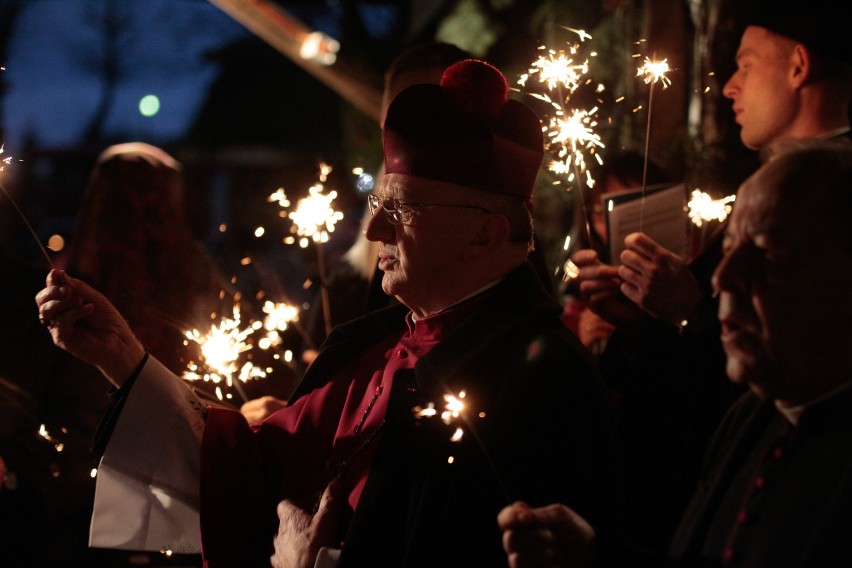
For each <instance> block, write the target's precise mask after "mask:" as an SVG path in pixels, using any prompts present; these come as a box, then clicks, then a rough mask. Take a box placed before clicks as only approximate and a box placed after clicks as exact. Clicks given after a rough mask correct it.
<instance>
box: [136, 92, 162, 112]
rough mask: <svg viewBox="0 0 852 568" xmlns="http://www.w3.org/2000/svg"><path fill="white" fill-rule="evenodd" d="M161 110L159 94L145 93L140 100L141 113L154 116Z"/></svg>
mask: <svg viewBox="0 0 852 568" xmlns="http://www.w3.org/2000/svg"><path fill="white" fill-rule="evenodd" d="M158 112H160V99H159V98H157V95H145V96H144V97H142V99H141V100H140V101H139V113H140V114H141V115H142V116H154V115H155V114H157V113H158Z"/></svg>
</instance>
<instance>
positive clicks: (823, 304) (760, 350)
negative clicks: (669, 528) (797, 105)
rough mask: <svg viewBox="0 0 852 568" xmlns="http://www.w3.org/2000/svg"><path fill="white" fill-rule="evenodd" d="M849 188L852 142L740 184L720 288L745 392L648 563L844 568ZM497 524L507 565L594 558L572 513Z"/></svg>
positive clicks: (850, 486)
mask: <svg viewBox="0 0 852 568" xmlns="http://www.w3.org/2000/svg"><path fill="white" fill-rule="evenodd" d="M850 188H852V144H850V143H849V141H848V140H836V141H828V142H826V141H820V142H810V143H801V142H800V143H799V145H797V146H796V147H794V148H788V149H786V150H785V151H784V152H783V153H781V154H779V155H778V156H777V157H775V158H773V159H772V160H771V161H770V162H768V163H767V164H766V165H764V166H763V167H762V168H761V169H760V170H758V172H757V173H756V174H755V175H753V176H752V177H751V178H749V179H748V180H747V181H746V182H745V183H744V184H743V185H742V186H741V188H740V190H739V194H738V195H739V198H738V205H737V208H736V209H735V210H734V213H733V217H732V220H731V222H730V224H729V226H728V229H727V233H726V236H725V255H724V258H723V260H722V262H721V263H720V264H719V266H718V267H717V269H716V272H715V274H714V277H713V286H714V289H715V290H716V291H717V292H718V294H719V314H718V316H719V321H720V323H721V328H722V335H721V340H722V345H723V346H724V349H725V354H726V356H727V363H726V370H727V373H728V375H729V377H730V379H731V381H732V382H734V383H737V384H743V385H747V386H748V388H749V392H747V393H745V394H744V395H742V397H741V398H740V399H739V400H738V401H737V402H736V403H735V404H734V405H733V406H732V408H731V409H730V410H729V411H728V413H727V414H726V416H725V418H724V420H723V421H722V423H721V425H720V426H719V429H718V430H717V432H716V434H715V436H714V439H713V442H712V444H711V445H710V449H709V452H708V454H707V456H706V461H705V465H704V469H703V473H702V475H701V478H700V482H699V483H698V486H697V489H696V490H695V493H694V496H693V499H692V502H691V503H690V505H689V507H688V508H687V510H686V513H685V514H684V516H683V518H682V519H681V523H680V526H679V528H678V530H677V532H676V535H675V537H674V540H673V542H672V544H671V549H670V555H669V559H668V563H667V562H666V560H665V559H663V558H658V559H657V561H656V562H654V563H650V562H647V559H645V560H646V562H645V565H651V566H665V565H667V564H671V565H673V566H688V567H691V566H749V567H761V566H767V567H768V566H791V567H792V566H796V567H803V566H814V567H817V566H819V567H831V566H847V565H848V564H849V559H850V558H852V541H850V540H849V533H850V530H852V325H850V322H852V225H850V223H849V221H848V212H849V210H850V207H852V191H850ZM792 227H807V228H808V230H806V231H794V230H791V228H792ZM500 522H501V526H502V527H503V528H504V529H505V531H506V533H505V535H504V543H505V546H506V551H507V552H508V553H509V554H510V566H536V565H537V564H536V563H535V560H536V559H538V558H541V557H542V556H543V555H545V554H550V555H555V556H556V557H563V558H568V557H569V556H568V555H571V554H573V555H574V556H575V557H581V558H583V557H585V558H588V556H589V554H590V546H591V543H592V541H593V537H594V530H593V525H592V527H590V526H589V524H588V523H586V522H584V521H583V519H582V518H580V517H578V516H577V515H576V513H575V512H573V511H571V510H570V509H568V508H567V507H564V506H561V505H558V504H554V505H551V506H549V507H540V508H533V509H531V508H529V507H527V506H526V505H523V504H516V505H514V506H512V507H508V508H506V509H505V510H504V511H502V512H501V514H500ZM553 535H558V537H556V538H554V536H553ZM583 555H585V556H583ZM636 564H639V565H642V564H643V562H642V559H637V562H636ZM552 565H554V564H548V566H552ZM556 565H558V566H562V565H563V564H556ZM564 565H567V564H564ZM586 565H588V564H586ZM626 565H630V564H626ZM572 566H575V567H576V566H583V564H573V565H572Z"/></svg>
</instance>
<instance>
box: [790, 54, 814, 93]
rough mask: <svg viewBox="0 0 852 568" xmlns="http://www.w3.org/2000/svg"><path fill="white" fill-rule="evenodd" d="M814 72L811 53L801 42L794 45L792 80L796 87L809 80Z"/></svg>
mask: <svg viewBox="0 0 852 568" xmlns="http://www.w3.org/2000/svg"><path fill="white" fill-rule="evenodd" d="M812 74H813V60H812V59H811V54H810V52H809V51H808V48H806V47H805V46H804V45H802V44H801V43H797V44H796V45H795V46H793V51H792V52H791V53H790V80H791V82H792V85H793V87H794V88H799V87H801V86H802V85H804V84H805V82H806V81H808V80H809V79H810V77H811V75H812Z"/></svg>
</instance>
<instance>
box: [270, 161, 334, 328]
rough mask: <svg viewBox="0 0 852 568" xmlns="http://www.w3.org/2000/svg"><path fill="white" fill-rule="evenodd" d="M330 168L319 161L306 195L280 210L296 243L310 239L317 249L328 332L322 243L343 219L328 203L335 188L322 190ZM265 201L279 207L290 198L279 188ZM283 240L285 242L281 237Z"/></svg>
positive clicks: (328, 320) (328, 312) (303, 243)
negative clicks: (293, 205) (315, 179)
mask: <svg viewBox="0 0 852 568" xmlns="http://www.w3.org/2000/svg"><path fill="white" fill-rule="evenodd" d="M331 171H332V168H331V166H329V165H327V164H320V173H319V181H318V182H317V183H315V184H314V185H313V186H311V187H310V188H308V196H307V197H304V198H302V199H300V200H299V201H298V202H297V203H296V209H295V211H291V212H289V213H288V212H286V211H282V212H281V216H282V217H289V219H290V220H291V221H292V222H293V225H292V227H291V229H290V230H291V232H294V233H295V234H296V235H297V236H299V237H301V238H300V239H299V246H300V247H302V248H306V247H307V246H308V244H309V243H311V242H313V243H314V246H315V247H316V250H317V264H318V265H319V271H320V296H321V299H322V306H323V317H324V320H325V330H326V334H328V333H331V309H330V305H329V300H328V290H327V289H326V286H325V284H326V281H327V279H326V275H325V255H324V250H323V246H322V245H323V243H326V242H328V239H329V234H330V233H333V232H334V226H335V225H336V224H337V222H338V221H340V220H341V219H343V213H342V212H340V211H336V210H335V209H334V207H332V205H331V203H332V201H334V200H335V199H336V198H337V192H336V191H334V190H332V191H329V192H328V193H325V192H324V190H325V182H326V180H327V179H328V175H329V174H330V173H331ZM267 201H270V202H277V203H278V204H279V206H281V207H282V208H284V207H288V206H289V205H290V201H289V200H288V199H287V196H286V195H285V194H284V190H283V189H279V190H278V191H277V192H275V193H273V194H272V195H270V196H269V198H268V199H267ZM285 242H288V241H286V240H285Z"/></svg>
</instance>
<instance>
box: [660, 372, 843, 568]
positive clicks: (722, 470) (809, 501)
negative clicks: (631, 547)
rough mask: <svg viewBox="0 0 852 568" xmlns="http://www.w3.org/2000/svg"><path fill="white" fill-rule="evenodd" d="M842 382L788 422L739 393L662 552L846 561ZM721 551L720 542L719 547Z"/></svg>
mask: <svg viewBox="0 0 852 568" xmlns="http://www.w3.org/2000/svg"><path fill="white" fill-rule="evenodd" d="M850 535H852V389H846V390H845V391H844V392H842V393H840V394H838V395H836V396H834V397H832V398H830V399H828V400H826V401H824V402H822V403H819V404H817V405H815V406H813V407H811V408H808V409H807V410H806V411H805V412H804V413H803V414H802V416H801V418H800V420H799V425H798V426H797V427H796V428H792V427H791V426H789V424H787V422H786V420H785V419H783V418H782V417H781V415H780V414H779V413H778V412H777V411H776V409H775V407H774V405H773V404H772V403H771V402H767V401H763V400H761V399H759V398H758V397H757V396H755V395H754V394H751V393H747V394H745V395H743V397H742V398H741V399H740V400H739V401H738V402H737V404H736V405H735V406H733V407H732V408H731V411H730V412H729V413H728V414H727V416H726V417H725V420H724V421H723V423H722V425H721V426H720V429H719V431H718V433H717V435H716V437H715V438H714V441H713V443H712V445H711V447H710V452H709V454H708V457H707V466H706V467H705V470H704V473H703V475H702V478H701V482H700V484H699V486H698V489H697V491H696V493H695V496H694V497H693V500H692V502H691V504H690V506H689V508H688V510H687V512H686V514H685V515H684V518H683V520H682V522H681V525H680V528H679V529H678V532H677V535H676V537H675V539H674V541H673V543H672V549H671V553H672V556H673V557H674V558H677V559H679V560H680V564H679V565H684V566H718V565H720V564H721V561H722V559H723V557H724V556H725V555H727V556H729V557H731V559H732V561H733V562H732V565H740V566H748V567H755V568H757V567H764V566H765V567H770V566H785V567H791V568H792V567H804V566H813V567H831V566H849V565H850V563H851V562H852V539H850V538H849V536H850ZM726 550H729V551H728V552H726Z"/></svg>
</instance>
